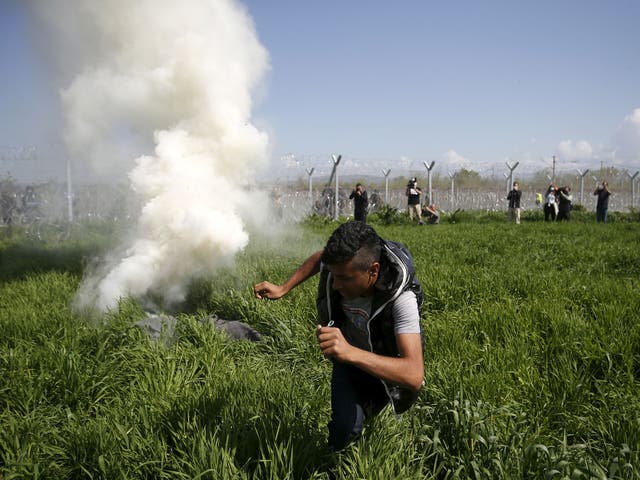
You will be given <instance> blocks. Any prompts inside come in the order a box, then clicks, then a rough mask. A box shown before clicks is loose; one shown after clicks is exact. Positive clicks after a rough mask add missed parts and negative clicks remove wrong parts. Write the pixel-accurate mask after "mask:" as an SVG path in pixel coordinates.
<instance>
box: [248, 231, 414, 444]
mask: <svg viewBox="0 0 640 480" xmlns="http://www.w3.org/2000/svg"><path fill="white" fill-rule="evenodd" d="M318 272H320V282H319V286H318V295H317V299H316V304H317V308H318V325H317V327H316V336H317V339H318V344H319V346H320V350H321V351H322V354H323V355H324V356H325V357H326V358H328V359H330V360H331V361H332V363H333V373H332V378H331V421H330V423H329V448H330V449H332V450H334V451H338V450H341V449H343V448H344V447H345V446H347V445H348V444H349V443H350V442H352V441H354V440H355V439H357V438H358V437H359V436H360V434H361V432H362V429H363V426H364V422H365V420H366V419H368V418H371V417H373V416H375V415H376V414H378V413H379V412H380V411H381V410H382V409H383V408H384V407H385V406H386V405H387V404H389V403H390V404H391V407H392V408H393V410H394V412H395V413H396V414H399V413H402V412H404V411H406V410H407V409H409V407H411V405H413V403H414V402H415V401H416V399H417V398H418V394H419V392H420V389H421V388H422V386H423V384H424V382H423V377H424V361H423V351H422V332H421V329H420V307H421V305H422V300H423V296H422V290H421V286H420V283H419V281H418V280H417V278H416V276H415V266H414V263H413V259H412V257H411V254H410V253H409V251H408V250H407V249H406V248H405V247H404V246H403V245H402V244H400V243H396V242H393V241H388V240H383V239H381V238H380V237H379V236H378V234H377V233H376V232H375V230H374V229H373V228H372V227H371V226H369V225H366V224H365V223H362V222H357V221H354V222H348V223H345V224H343V225H341V226H340V227H338V228H337V229H336V230H335V231H334V232H333V234H332V235H331V237H330V238H329V240H328V242H327V244H326V246H325V247H324V249H323V250H320V251H318V252H316V253H314V254H312V255H311V256H310V257H309V258H307V259H306V260H305V261H304V262H303V263H302V265H300V267H298V269H297V270H296V271H295V272H294V273H293V274H292V275H291V277H289V279H287V280H286V281H285V282H284V283H283V284H282V285H274V284H272V283H270V282H266V281H265V282H261V283H258V284H257V285H255V286H254V294H255V296H256V298H265V299H272V300H275V299H278V298H280V297H282V296H284V295H286V294H287V293H288V292H289V291H290V290H291V289H292V288H294V287H295V286H296V285H299V284H300V283H302V282H304V281H305V280H306V279H308V278H310V277H311V276H313V275H315V274H316V273H318Z"/></svg>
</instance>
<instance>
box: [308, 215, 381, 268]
mask: <svg viewBox="0 0 640 480" xmlns="http://www.w3.org/2000/svg"><path fill="white" fill-rule="evenodd" d="M381 250H382V240H381V239H380V237H379V236H378V234H377V233H376V231H375V230H374V229H373V228H372V227H371V226H369V225H367V224H366V223H364V222H358V221H353V222H347V223H343V224H342V225H340V226H339V227H338V228H336V229H335V230H334V232H333V233H332V234H331V237H329V240H328V241H327V244H326V245H325V247H324V252H322V257H321V260H322V262H323V263H326V264H328V265H335V264H337V263H343V262H347V261H349V260H351V259H352V258H354V257H355V258H356V261H355V262H354V266H355V267H356V268H358V269H361V270H366V269H367V268H369V266H370V265H371V264H372V263H373V262H379V261H380V252H381Z"/></svg>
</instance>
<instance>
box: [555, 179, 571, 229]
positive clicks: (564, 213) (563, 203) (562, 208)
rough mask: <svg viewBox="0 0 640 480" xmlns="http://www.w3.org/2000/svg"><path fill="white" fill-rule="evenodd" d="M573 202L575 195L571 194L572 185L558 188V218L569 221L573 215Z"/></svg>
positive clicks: (558, 219)
mask: <svg viewBox="0 0 640 480" xmlns="http://www.w3.org/2000/svg"><path fill="white" fill-rule="evenodd" d="M572 202H573V195H571V187H562V188H559V189H558V216H557V217H556V220H557V221H558V222H561V221H562V220H566V221H567V222H568V221H569V217H570V216H571V208H572V207H571V205H572Z"/></svg>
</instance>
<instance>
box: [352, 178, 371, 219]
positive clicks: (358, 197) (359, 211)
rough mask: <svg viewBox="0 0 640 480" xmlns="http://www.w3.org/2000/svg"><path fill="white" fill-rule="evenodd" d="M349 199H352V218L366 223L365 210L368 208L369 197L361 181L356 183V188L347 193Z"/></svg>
mask: <svg viewBox="0 0 640 480" xmlns="http://www.w3.org/2000/svg"><path fill="white" fill-rule="evenodd" d="M349 200H353V219H354V220H357V221H359V222H364V223H367V210H368V208H369V198H368V197H367V191H366V190H365V189H364V186H363V185H362V184H361V183H357V184H356V188H355V189H354V190H353V191H352V192H351V195H349Z"/></svg>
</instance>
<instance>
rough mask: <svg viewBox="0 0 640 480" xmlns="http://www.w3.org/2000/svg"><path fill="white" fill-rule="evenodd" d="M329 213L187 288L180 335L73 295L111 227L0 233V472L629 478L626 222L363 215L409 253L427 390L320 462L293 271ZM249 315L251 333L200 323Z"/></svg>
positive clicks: (317, 373)
mask: <svg viewBox="0 0 640 480" xmlns="http://www.w3.org/2000/svg"><path fill="white" fill-rule="evenodd" d="M335 226H336V224H331V223H328V224H324V225H320V224H318V223H315V224H314V223H312V224H307V225H306V226H304V227H302V232H301V234H302V236H303V239H302V241H300V240H299V239H298V237H297V236H296V235H297V234H296V235H293V234H292V236H291V238H288V239H285V240H284V241H281V242H280V245H296V247H295V248H289V247H287V248H286V249H280V250H277V249H275V248H267V247H266V246H264V244H262V243H259V242H256V243H253V244H251V245H250V247H249V248H248V249H247V250H246V251H245V252H244V253H243V254H242V255H240V257H239V258H238V260H237V264H236V266H235V267H234V268H233V269H229V270H227V271H225V272H222V273H221V274H220V275H218V276H217V277H216V278H214V279H212V280H210V281H207V282H198V283H197V284H194V285H193V286H192V288H191V294H190V296H189V298H188V300H187V302H186V304H185V305H183V306H181V308H180V309H179V311H178V312H174V313H175V314H176V316H177V318H178V328H177V329H178V332H179V337H178V338H177V339H176V340H175V341H174V342H173V343H170V344H169V345H165V343H163V342H154V341H153V340H151V339H149V338H148V337H147V336H146V335H145V334H144V333H142V332H141V331H140V330H139V329H137V328H135V327H134V326H133V323H134V322H135V321H137V320H140V319H141V318H142V317H143V316H144V313H143V310H142V307H141V306H140V305H139V304H138V303H136V302H135V301H133V300H126V301H123V302H122V303H121V306H120V309H119V311H117V312H112V313H110V314H108V315H107V316H106V317H104V318H100V319H95V318H88V317H86V316H83V315H81V314H78V313H74V312H73V311H72V310H71V309H70V303H71V301H72V299H73V296H74V293H75V291H76V289H77V287H78V285H79V282H80V280H81V276H82V272H83V270H84V266H85V265H86V264H87V262H88V261H89V259H90V258H92V257H93V256H95V255H96V254H98V253H99V252H102V251H104V250H105V249H107V248H108V246H109V244H110V239H109V232H110V229H109V228H106V227H104V226H100V225H93V226H84V227H83V228H82V230H81V232H80V233H79V234H76V233H74V232H70V233H69V234H67V235H65V236H64V239H63V240H61V239H60V237H57V242H55V243H54V242H47V241H46V240H42V239H40V240H37V241H36V240H33V239H32V240H28V239H25V238H24V237H21V235H20V232H15V233H14V235H13V236H12V237H11V238H5V239H3V240H0V256H1V257H0V262H1V263H0V479H2V480H8V479H14V478H20V479H32V478H47V479H62V478H64V479H67V478H105V479H125V478H126V479H132V478H153V479H156V478H167V479H169V478H170V479H175V478H185V479H186V478H209V479H216V480H217V479H324V478H329V477H328V473H329V472H331V473H332V474H333V475H335V477H336V478H343V479H380V480H389V479H432V478H433V479H445V478H473V479H479V478H486V479H513V478H523V479H524V478H526V479H529V478H535V479H582V478H584V479H589V478H598V479H604V478H625V479H631V478H640V453H639V452H640V322H639V317H640V224H639V223H633V222H631V223H622V222H614V223H610V224H607V225H600V224H595V222H587V221H585V222H574V223H570V224H545V223H543V222H534V221H528V222H527V221H525V222H523V224H522V225H520V226H515V225H511V224H507V223H506V222H505V221H504V220H500V219H497V220H496V219H489V220H487V221H486V222H469V223H465V222H464V221H462V222H458V223H455V224H450V223H445V224H443V225H439V226H436V227H432V226H430V227H426V226H425V227H412V226H409V225H402V224H400V225H392V226H379V225H374V227H375V228H376V229H377V230H378V233H380V234H381V235H382V236H383V237H385V238H390V239H394V240H398V241H401V242H403V243H405V244H406V245H407V246H408V247H409V248H410V250H411V251H412V252H413V254H414V257H415V261H416V264H417V270H418V275H419V278H420V279H421V281H422V283H423V286H424V290H425V296H426V299H425V300H426V301H425V306H424V309H423V312H422V323H423V329H424V333H425V340H426V342H425V349H426V350H425V372H426V386H425V388H424V390H423V392H422V394H421V397H420V399H419V401H418V403H417V404H416V405H415V406H414V408H412V409H411V410H410V411H409V412H407V413H405V414H403V415H402V416H401V417H400V419H397V418H396V417H395V416H394V415H393V414H392V413H390V412H389V411H387V410H385V411H384V412H383V414H382V415H380V416H379V417H378V418H376V419H375V420H374V421H373V422H372V424H371V425H369V426H368V428H367V430H366V432H365V435H364V436H363V438H362V439H361V440H360V441H359V442H358V443H356V444H355V445H354V446H353V447H352V448H350V449H348V450H347V451H346V452H344V454H342V455H341V456H340V457H338V458H333V457H330V456H327V455H326V454H325V453H324V445H325V439H326V423H327V421H328V416H329V376H330V368H329V367H330V366H329V363H328V361H326V360H324V359H323V358H322V356H321V355H320V354H319V352H318V348H317V346H316V343H315V336H314V324H315V302H314V296H315V289H316V286H317V279H313V280H311V281H309V282H307V283H306V284H304V285H302V286H300V287H299V288H298V289H296V290H294V291H292V292H291V293H290V294H289V296H287V297H285V298H284V299H282V300H279V301H277V302H264V301H258V300H255V299H254V298H253V297H252V295H251V287H252V285H253V284H254V283H256V282H258V281H260V280H264V279H269V280H271V281H275V282H280V281H283V280H284V279H286V277H287V276H288V274H289V273H291V271H293V269H294V268H295V267H296V266H297V264H298V263H299V262H300V261H302V260H303V259H304V258H306V255H307V254H308V253H311V252H312V251H313V250H314V249H316V248H319V247H321V246H322V245H323V243H324V241H325V240H326V238H327V236H328V235H329V234H330V232H331V231H332V230H333V228H335ZM212 313H216V314H218V315H219V316H220V317H223V318H227V319H240V320H243V321H245V322H247V323H249V324H250V325H252V326H253V327H254V328H256V329H257V330H259V331H260V332H262V333H263V335H264V336H265V339H264V341H263V342H261V343H249V342H242V341H231V340H230V339H228V338H227V337H226V336H225V335H224V334H223V333H221V332H219V331H215V330H212V329H211V328H210V327H208V326H206V325H205V324H203V323H201V322H200V321H199V320H200V319H202V318H204V317H205V316H207V315H210V314H212Z"/></svg>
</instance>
